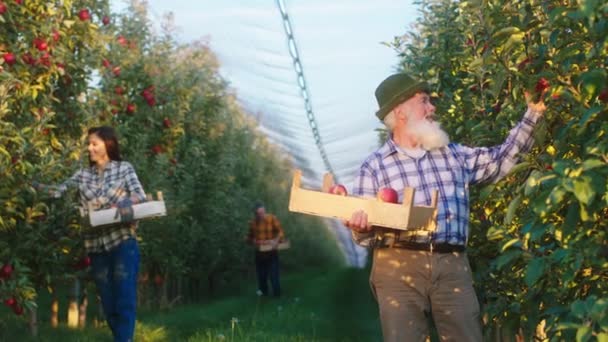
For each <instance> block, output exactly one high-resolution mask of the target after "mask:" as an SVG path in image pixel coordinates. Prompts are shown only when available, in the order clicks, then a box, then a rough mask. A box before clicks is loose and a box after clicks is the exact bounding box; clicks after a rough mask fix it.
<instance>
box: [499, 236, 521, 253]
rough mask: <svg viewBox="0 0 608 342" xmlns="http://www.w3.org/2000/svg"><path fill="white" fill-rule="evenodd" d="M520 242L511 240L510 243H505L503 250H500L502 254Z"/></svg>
mask: <svg viewBox="0 0 608 342" xmlns="http://www.w3.org/2000/svg"><path fill="white" fill-rule="evenodd" d="M518 242H520V241H519V239H517V238H516V239H511V240H510V241H508V242H507V243H505V244H504V245H503V246H502V248H501V249H500V252H501V253H502V252H504V251H506V250H507V249H508V248H509V247H511V246H513V245H514V244H516V243H518Z"/></svg>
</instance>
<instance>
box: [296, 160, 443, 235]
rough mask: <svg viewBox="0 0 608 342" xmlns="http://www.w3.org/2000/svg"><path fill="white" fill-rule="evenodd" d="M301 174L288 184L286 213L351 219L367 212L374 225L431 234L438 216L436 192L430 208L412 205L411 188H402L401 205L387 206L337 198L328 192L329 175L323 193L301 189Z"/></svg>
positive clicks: (360, 200)
mask: <svg viewBox="0 0 608 342" xmlns="http://www.w3.org/2000/svg"><path fill="white" fill-rule="evenodd" d="M301 178H302V172H301V171H300V170H296V171H295V173H294V176H293V183H292V185H291V195H290V197H289V211H292V212H298V213H303V214H309V215H315V216H322V217H329V218H336V219H341V220H350V218H351V215H352V214H353V213H354V212H355V211H357V210H363V211H365V212H366V213H367V220H368V222H369V223H371V224H372V225H374V226H381V227H387V228H394V229H400V230H410V229H416V230H427V231H434V230H435V228H436V220H435V218H436V216H437V194H438V193H437V190H435V191H433V194H432V203H431V204H432V205H431V206H414V205H413V203H414V189H413V188H405V189H404V193H403V204H395V203H386V202H381V201H379V200H377V199H375V198H374V199H367V198H360V197H354V196H340V195H334V194H330V193H328V192H327V191H328V190H329V188H330V186H331V185H332V184H333V179H332V177H331V175H330V174H326V175H325V177H324V179H323V188H322V191H321V192H320V191H313V190H306V189H302V188H301Z"/></svg>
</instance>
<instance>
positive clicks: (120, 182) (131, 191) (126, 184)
mask: <svg viewBox="0 0 608 342" xmlns="http://www.w3.org/2000/svg"><path fill="white" fill-rule="evenodd" d="M71 187H76V188H77V189H78V193H79V195H80V204H81V205H82V207H83V208H84V210H85V212H86V211H88V207H89V205H92V207H93V209H94V210H100V209H108V208H110V207H111V206H112V205H114V204H116V203H118V202H119V201H121V200H123V199H126V198H130V197H136V198H137V199H138V200H139V202H145V201H146V194H145V193H144V190H143V188H142V186H141V184H140V183H139V179H138V178H137V174H136V173H135V169H133V166H132V165H131V164H130V163H128V162H125V161H110V162H108V163H107V164H106V166H105V168H104V170H103V173H101V174H100V173H98V171H97V167H95V166H92V167H88V168H83V169H80V170H79V171H77V172H76V173H75V174H74V175H72V177H70V178H69V179H68V180H67V181H65V182H64V183H62V184H60V185H58V186H50V187H49V193H50V194H51V195H52V196H54V197H61V196H62V195H63V194H64V193H65V192H66V191H67V190H68V188H71ZM135 228H137V223H136V222H134V223H129V224H115V225H109V226H102V227H89V229H87V230H86V232H85V233H84V247H85V249H86V251H87V252H103V251H109V250H111V249H112V248H114V247H116V246H117V245H118V244H119V243H120V242H122V241H123V240H126V239H128V238H131V237H133V238H134V237H136V235H135Z"/></svg>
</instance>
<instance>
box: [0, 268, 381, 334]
mask: <svg viewBox="0 0 608 342" xmlns="http://www.w3.org/2000/svg"><path fill="white" fill-rule="evenodd" d="M368 274H369V270H357V269H336V270H323V271H307V272H302V273H298V274H295V273H293V274H287V275H285V276H283V278H282V287H283V291H284V295H283V297H281V298H265V297H257V296H256V295H255V284H254V281H253V280H249V281H248V284H247V286H244V287H243V289H242V290H240V291H234V292H233V293H230V294H226V295H224V296H223V297H221V298H216V299H213V300H208V301H205V302H202V303H199V304H196V305H194V304H190V305H183V306H178V307H175V308H173V309H172V310H169V311H147V312H141V313H139V315H138V324H137V333H136V341H190V342H199V341H201V342H202V341H381V340H382V338H381V332H380V322H379V319H378V310H377V306H376V303H375V302H374V300H373V298H372V296H371V293H370V290H369V285H368ZM249 283H250V284H249ZM43 302H44V301H43V300H41V307H42V308H43V310H44V309H46V307H48V306H46V307H45V306H43ZM90 312H91V310H89V315H91V317H92V314H91V313H90ZM64 317H65V315H63V316H61V318H64ZM47 319H48V318H47ZM41 320H42V322H41V323H40V333H39V336H38V338H36V339H34V338H31V337H30V336H29V333H28V330H27V326H26V322H25V321H24V320H23V319H20V318H15V317H14V316H13V315H11V314H9V313H8V310H4V309H2V311H0V341H51V342H53V341H61V342H72V341H74V342H76V341H111V335H110V333H109V330H108V329H107V327H98V328H95V327H92V326H91V325H90V324H89V327H87V328H85V329H82V330H73V329H68V328H66V327H65V326H61V327H59V328H57V329H53V328H51V327H50V326H49V325H48V323H47V322H45V321H44V320H45V316H44V315H43V314H42V313H41Z"/></svg>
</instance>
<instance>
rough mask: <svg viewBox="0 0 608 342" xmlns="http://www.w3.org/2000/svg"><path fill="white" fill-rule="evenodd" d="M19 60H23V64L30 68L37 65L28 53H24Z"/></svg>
mask: <svg viewBox="0 0 608 342" xmlns="http://www.w3.org/2000/svg"><path fill="white" fill-rule="evenodd" d="M21 59H22V60H23V63H25V64H29V65H32V66H34V65H36V64H37V63H38V61H36V58H34V57H33V56H32V55H31V54H30V53H29V52H26V53H24V54H23V56H21Z"/></svg>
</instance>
